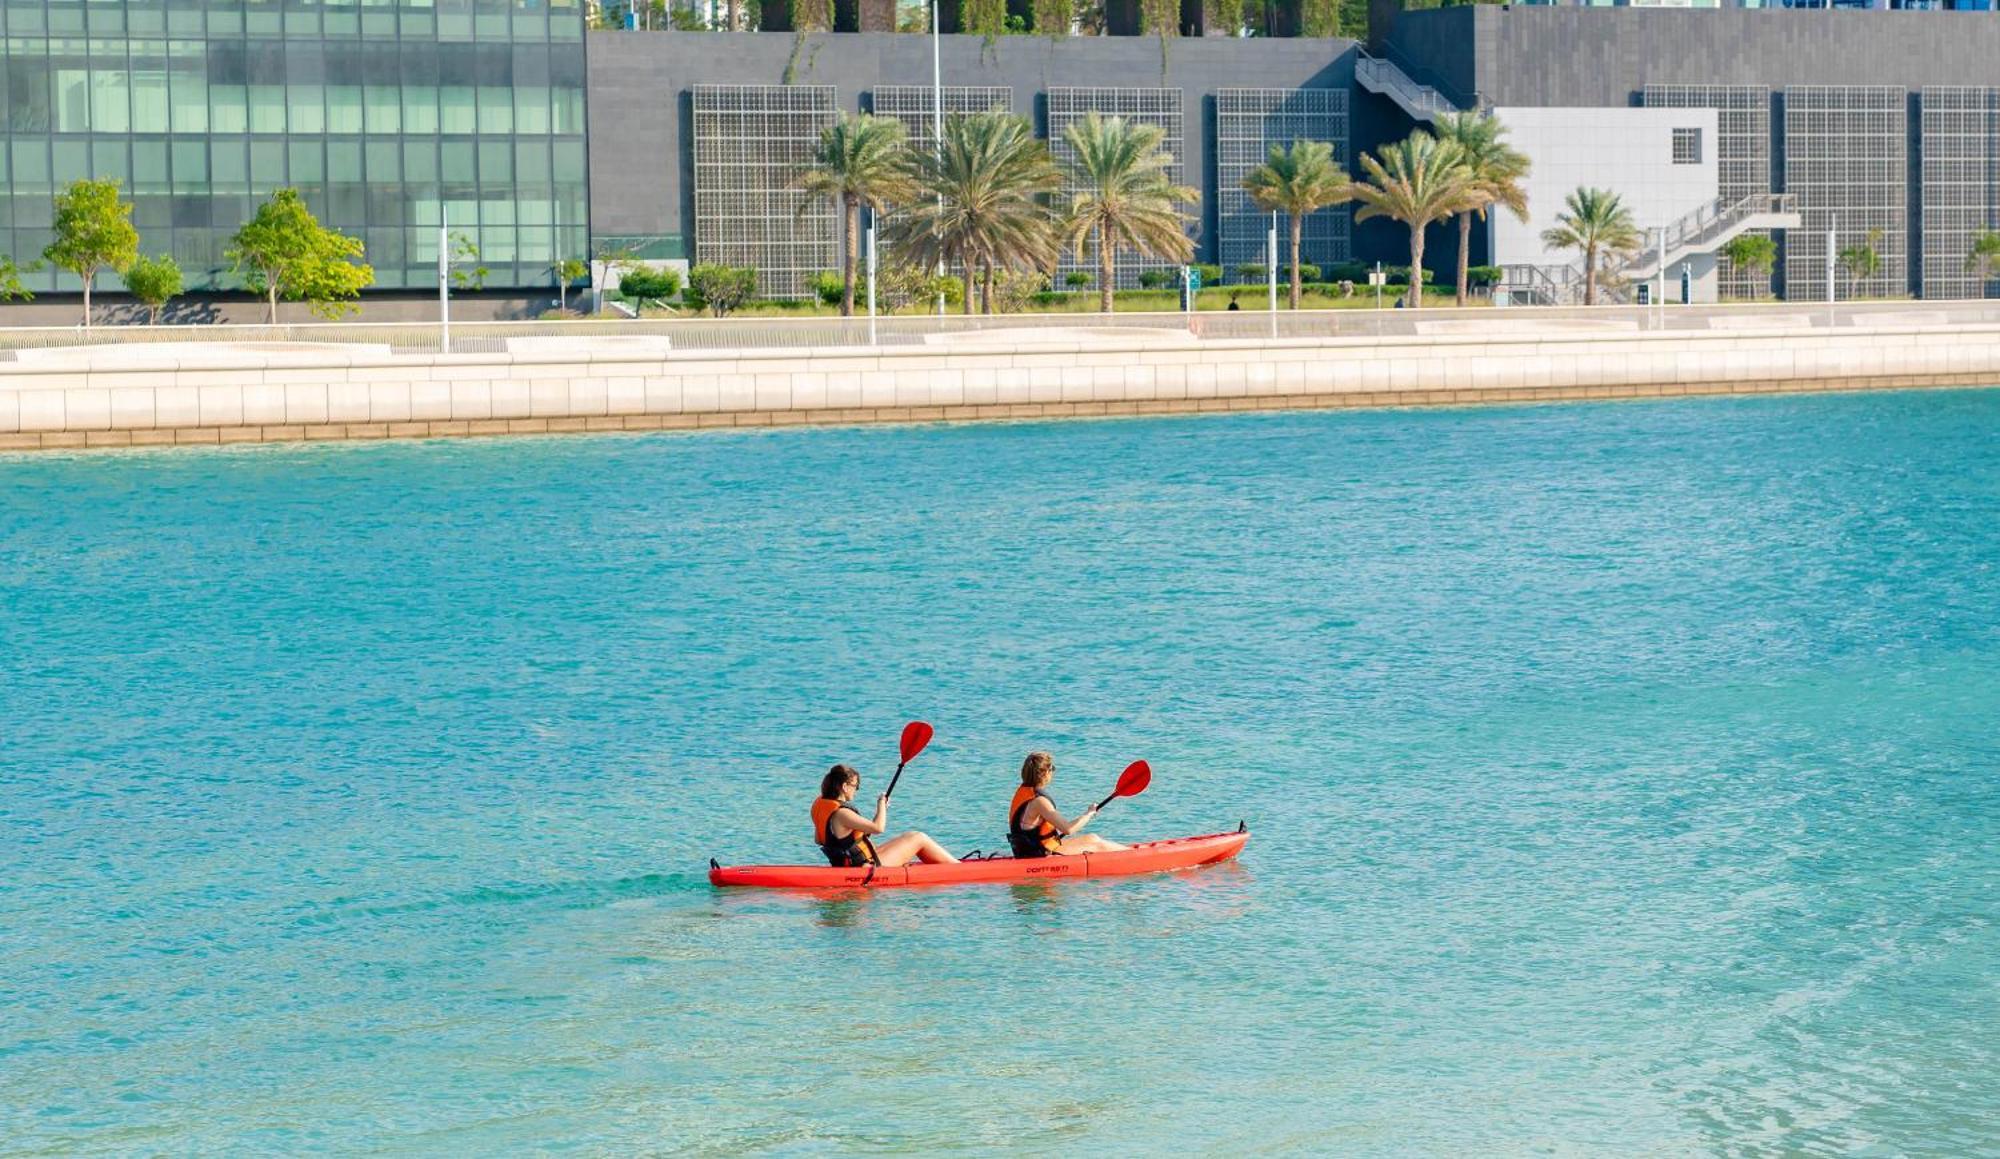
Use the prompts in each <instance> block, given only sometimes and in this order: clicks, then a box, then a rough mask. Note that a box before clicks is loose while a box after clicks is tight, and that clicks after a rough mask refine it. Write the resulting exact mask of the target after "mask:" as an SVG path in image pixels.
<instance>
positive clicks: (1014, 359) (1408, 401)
mask: <svg viewBox="0 0 2000 1159" xmlns="http://www.w3.org/2000/svg"><path fill="white" fill-rule="evenodd" d="M1460 318H1461V319H1462V318H1463V316H1462V315H1461V316H1460ZM1406 320H1410V321H1414V320H1412V319H1406ZM1707 325H1708V326H1709V328H1708V329H1699V330H1690V329H1670V330H1657V331H1642V330H1637V329H1624V328H1618V327H1615V326H1611V327H1593V326H1590V325H1587V324H1581V325H1580V324H1577V323H1574V322H1565V321H1562V320H1556V319H1550V320H1548V321H1542V320H1540V319H1538V318H1537V317H1536V316H1535V315H1533V314H1531V313H1528V312H1526V311H1522V312H1508V313H1504V314H1503V313H1488V314H1486V316H1485V318H1484V319H1477V320H1471V321H1464V320H1453V319H1449V318H1441V319H1439V320H1438V321H1436V322H1425V323H1422V324H1421V325H1419V326H1417V327H1416V329H1417V330H1418V331H1419V332H1416V333H1403V334H1397V335H1385V336H1376V337H1316V338H1279V339H1271V338H1259V339H1249V338H1241V337H1237V338H1227V339H1218V338H1196V337H1194V336H1192V335H1190V334H1188V333H1186V332H1185V331H1174V330H1169V329H1163V328H1155V329H1148V328H1140V327H1134V328H1124V329H1100V330H1091V331H1086V330H1083V329H1081V328H1064V327H1063V326H1062V325H1061V323H1060V322H1057V321H1053V320H1052V325H1051V326H1050V327H1049V328H1044V329H1039V330H1013V331H985V332H978V333H963V334H954V335H950V336H948V337H944V336H933V337H932V339H931V340H929V341H928V342H915V343H910V344H906V345H897V346H881V347H868V346H839V347H808V348H790V349H783V348H777V349H744V350H737V351H729V352H721V351H717V350H713V349H708V350H676V349H672V348H671V347H670V344H669V342H668V341H666V340H660V339H654V340H650V341H647V340H625V339H617V338H592V337H588V336H579V337H576V338H574V339H568V338H561V337H557V338H549V337H539V338H534V339H528V340H522V339H514V340H510V341H511V344H512V348H511V349H510V350H509V351H508V352H506V353H471V354H456V353H455V354H435V353H395V352H392V351H391V349H390V348H389V347H388V346H386V345H375V346H370V345H348V344H334V343H315V342H268V343H237V344H218V343H159V344H145V343H135V344H131V345H107V346H92V347H68V348H62V349H36V350H20V351H17V352H15V357H16V358H17V359H18V361H0V450H42V449H68V448H84V447H128V446H165V445H180V444H220V443H248V442H284V441H301V440H330V439H384V438H437V437H457V436H473V435H502V434H546V433H554V432H566V431H650V430H664V429H695V428H708V427H747V426H779V425H801V424H843V423H875V422H932V421H956V420H982V419H1036V418H1051V417H1069V416H1106V415H1141V414H1191V413H1202V412H1213V411H1238V410H1271V409H1289V408H1320V407H1369V406H1425V405H1464V404H1484V403H1512V402H1528V401H1546V400H1558V399H1618V398H1645V397H1660V396H1675V395H1697V394H1752V393H1770V392H1781V391H1825V390H1862V389H1890V388H1909V387H1930V386H1980V385H1992V384H2000V322H1984V321H1982V322H1970V323H1969V322H1962V321H1960V322H1951V321H1948V320H1947V319H1945V318H1944V317H1943V316H1941V315H1938V314H1934V313H1924V312H1919V311H1903V312H1896V311H1885V312H1883V313H1881V314H1865V315H1862V316H1859V317H1856V318H1853V319H1850V320H1849V321H1848V322H1847V324H1845V325H1842V326H1839V327H1822V328H1818V329H1813V328H1809V327H1806V326H1804V325H1802V324H1800V323H1799V321H1798V320H1797V319H1796V318H1792V317H1788V316H1785V315H1775V314H1763V315H1755V314H1753V315H1745V316H1742V317H1736V318H1729V319H1727V320H1726V321H1724V320H1720V319H1711V320H1709V321H1708V323H1707Z"/></svg>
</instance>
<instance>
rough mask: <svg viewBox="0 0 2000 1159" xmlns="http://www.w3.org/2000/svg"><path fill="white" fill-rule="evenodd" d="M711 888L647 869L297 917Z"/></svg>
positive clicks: (347, 905)
mask: <svg viewBox="0 0 2000 1159" xmlns="http://www.w3.org/2000/svg"><path fill="white" fill-rule="evenodd" d="M697 888H699V889H703V890H705V889H707V888H708V881H707V879H706V878H705V877H703V876H702V875H699V874H691V873H642V874H636V875H634V876H631V877H619V878H612V879H610V880H606V881H559V882H540V883H537V882H509V883H506V884H504V885H485V886H478V887H476V888H473V889H468V890H462V891H460V892H457V893H451V894H445V895H443V896H440V897H431V898H421V899H418V900H415V901H406V902H392V903H388V904H377V905H366V904H357V903H354V902H353V901H351V900H349V899H345V898H340V899H335V900H334V901H332V902H330V903H327V904H324V905H319V904H314V905H310V906H308V907H306V908H307V910H308V912H306V913H303V914H300V915H299V916H298V917H296V918H294V919H293V921H292V924H293V925H297V926H326V925H335V924H338V923H340V922H342V921H345V920H348V919H353V918H379V917H397V916H402V915H407V914H420V913H429V912H432V911H437V910H455V909H464V908H468V907H473V906H514V905H536V904H539V905H542V906H546V907H548V908H551V909H592V908H595V907H597V906H601V905H608V904H611V903H613V902H618V901H625V900H629V899H631V898H638V897H661V896H666V895H669V894H676V893H688V892H692V891H694V890H695V889H697Z"/></svg>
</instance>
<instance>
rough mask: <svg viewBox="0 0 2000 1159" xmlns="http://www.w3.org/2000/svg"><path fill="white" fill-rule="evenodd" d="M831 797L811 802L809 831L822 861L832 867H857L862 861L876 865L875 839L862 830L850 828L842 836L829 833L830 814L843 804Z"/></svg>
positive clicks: (838, 810) (831, 830)
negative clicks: (811, 812) (811, 819)
mask: <svg viewBox="0 0 2000 1159" xmlns="http://www.w3.org/2000/svg"><path fill="white" fill-rule="evenodd" d="M846 807H847V806H845V805H843V804H842V803H841V802H839V801H836V800H834V799H833V798H831V797H821V798H820V799H819V800H817V801H814V802H813V806H812V811H813V831H814V836H815V838H816V840H817V843H818V845H819V851H820V852H821V853H824V854H826V863H827V864H828V865H831V866H833V867H834V868H836V869H859V868H861V867H862V866H864V865H880V864H882V859H881V858H879V857H877V856H875V843H874V842H872V841H870V840H868V836H867V834H865V833H856V832H853V831H852V830H850V831H849V832H848V834H847V836H845V837H835V836H834V835H833V815H834V814H835V813H838V812H840V811H841V809H843V808H846Z"/></svg>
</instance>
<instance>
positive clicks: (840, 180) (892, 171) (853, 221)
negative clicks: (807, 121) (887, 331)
mask: <svg viewBox="0 0 2000 1159" xmlns="http://www.w3.org/2000/svg"><path fill="white" fill-rule="evenodd" d="M905 135H906V134H905V132H904V129H903V123H902V122H901V121H898V120H896V119H895V118H893V117H871V116H868V115H867V114H865V113H864V114H862V115H861V116H858V117H855V116H847V115H844V114H843V115H842V116H841V117H840V119H839V120H837V121H835V122H834V123H833V124H831V125H828V126H827V128H826V131H825V132H823V133H821V134H820V136H819V149H818V150H817V152H816V153H815V155H814V157H813V164H812V168H810V169H807V170H806V171H805V172H804V173H801V174H799V175H798V177H797V178H796V179H795V180H794V181H793V182H792V184H793V186H794V187H795V188H798V189H802V190H804V191H805V192H806V193H807V194H809V195H811V196H812V197H813V198H823V199H826V200H829V201H832V202H834V203H835V204H837V205H838V206H839V207H840V208H841V210H842V211H843V212H842V214H841V220H842V229H843V231H844V233H845V235H846V241H847V247H846V255H845V260H844V262H843V265H842V269H841V275H842V283H843V284H842V287H841V291H840V313H841V316H842V317H850V316H852V315H853V313H854V270H855V267H856V266H858V265H860V264H861V207H862V206H864V205H866V206H867V207H868V208H870V209H872V210H874V211H875V212H877V213H880V212H882V211H883V210H884V209H887V208H888V207H889V206H890V205H891V204H893V203H895V202H898V201H907V200H908V199H910V198H911V197H914V196H915V195H916V193H917V183H916V179H915V177H913V176H912V174H911V172H910V157H909V152H908V150H906V149H904V148H903V141H904V137H905ZM810 204H811V202H810V201H809V202H807V205H808V206H809V205H810ZM800 212H801V213H803V212H804V208H801V210H800Z"/></svg>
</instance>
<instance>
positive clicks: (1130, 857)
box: [708, 827, 1250, 889]
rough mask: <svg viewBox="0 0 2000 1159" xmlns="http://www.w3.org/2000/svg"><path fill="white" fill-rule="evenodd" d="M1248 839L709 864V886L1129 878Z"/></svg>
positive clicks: (1215, 856) (1230, 836)
mask: <svg viewBox="0 0 2000 1159" xmlns="http://www.w3.org/2000/svg"><path fill="white" fill-rule="evenodd" d="M1248 840H1250V833H1249V831H1248V830H1247V829H1243V828H1240V827H1239V828H1238V829H1237V830H1236V831H1235V832H1233V833H1210V834H1208V835H1207V836H1204V837H1181V838H1176V839H1175V840H1172V841H1148V842H1145V843H1144V844H1140V845H1134V846H1133V847H1131V848H1130V849H1121V850H1119V851H1118V852H1116V853H1078V854H1074V855H1071V856H1066V857H1065V856H1058V857H1030V858H1025V859H1024V858H1018V857H982V858H980V859H978V860H976V861H961V862H959V863H958V864H956V865H923V864H920V863H912V864H910V865H904V866H899V867H897V868H895V869H882V868H880V867H875V868H863V869H835V868H834V867H833V866H830V865H717V864H715V863H714V862H712V861H711V862H710V863H709V865H710V867H711V868H710V869H709V871H708V882H709V884H710V885H747V886H757V887H761V888H764V889H888V888H891V887H894V886H906V885H983V884H990V883H1004V882H1023V881H1055V880H1058V879H1062V878H1075V877H1129V876H1131V875H1132V874H1136V873H1165V872H1167V871H1169V870H1174V869H1192V868H1194V867H1195V866H1197V865H1213V864H1215V863H1216V862H1218V861H1228V860H1229V859H1230V858H1232V857H1235V856H1236V855H1237V854H1238V853H1240V852H1242V851H1243V843H1244V842H1246V841H1248Z"/></svg>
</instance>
